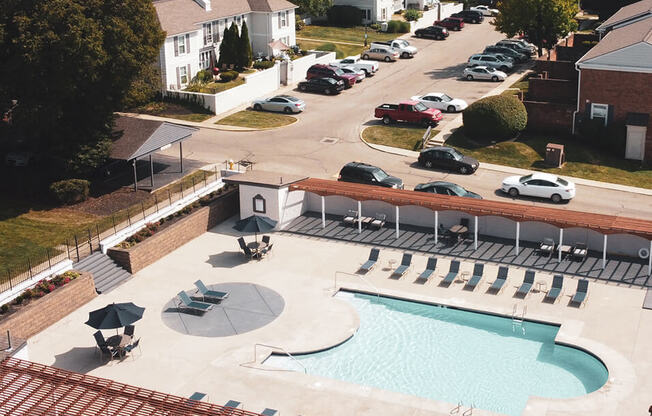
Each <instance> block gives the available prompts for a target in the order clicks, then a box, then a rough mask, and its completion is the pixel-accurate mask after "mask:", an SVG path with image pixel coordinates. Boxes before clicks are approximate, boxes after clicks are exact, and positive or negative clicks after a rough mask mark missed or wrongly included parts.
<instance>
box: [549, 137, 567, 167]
mask: <svg viewBox="0 0 652 416" xmlns="http://www.w3.org/2000/svg"><path fill="white" fill-rule="evenodd" d="M545 162H546V165H549V166H554V167H556V168H560V167H562V166H563V165H564V163H566V153H565V152H564V145H563V144H555V143H548V145H547V146H546V160H545Z"/></svg>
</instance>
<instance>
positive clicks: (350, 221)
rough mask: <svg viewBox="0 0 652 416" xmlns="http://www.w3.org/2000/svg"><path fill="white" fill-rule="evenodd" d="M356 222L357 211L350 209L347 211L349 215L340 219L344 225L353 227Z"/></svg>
mask: <svg viewBox="0 0 652 416" xmlns="http://www.w3.org/2000/svg"><path fill="white" fill-rule="evenodd" d="M357 221H358V211H354V210H352V209H350V210H349V213H348V214H347V215H345V216H344V218H342V222H343V223H344V225H355V223H356V222H357Z"/></svg>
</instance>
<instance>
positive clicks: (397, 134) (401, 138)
mask: <svg viewBox="0 0 652 416" xmlns="http://www.w3.org/2000/svg"><path fill="white" fill-rule="evenodd" d="M425 133H426V129H425V128H423V127H414V126H400V127H398V126H371V127H367V128H366V129H364V131H363V132H362V138H363V139H364V140H365V141H367V142H369V143H374V144H381V145H383V146H392V147H398V148H401V149H407V150H416V151H418V150H421V139H422V138H423V135H424V134H425ZM437 133H439V130H434V129H433V130H432V131H431V133H430V137H434V136H436V135H437Z"/></svg>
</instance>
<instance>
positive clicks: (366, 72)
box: [362, 69, 369, 78]
mask: <svg viewBox="0 0 652 416" xmlns="http://www.w3.org/2000/svg"><path fill="white" fill-rule="evenodd" d="M362 72H364V77H365V78H368V77H369V71H367V70H366V69H363V70H362Z"/></svg>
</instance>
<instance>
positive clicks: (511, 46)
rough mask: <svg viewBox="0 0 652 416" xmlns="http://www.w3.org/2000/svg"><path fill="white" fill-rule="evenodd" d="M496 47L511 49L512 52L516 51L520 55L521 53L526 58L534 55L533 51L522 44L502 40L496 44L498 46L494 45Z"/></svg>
mask: <svg viewBox="0 0 652 416" xmlns="http://www.w3.org/2000/svg"><path fill="white" fill-rule="evenodd" d="M494 46H502V47H505V48H509V49H512V50H514V51H516V52H518V53H521V54H523V55H525V56H531V55H532V53H533V51H532V49H530V48H526V47H524V46H521V45H520V44H518V43H516V42H510V41H505V40H501V41H500V42H498V43H496V45H494Z"/></svg>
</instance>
